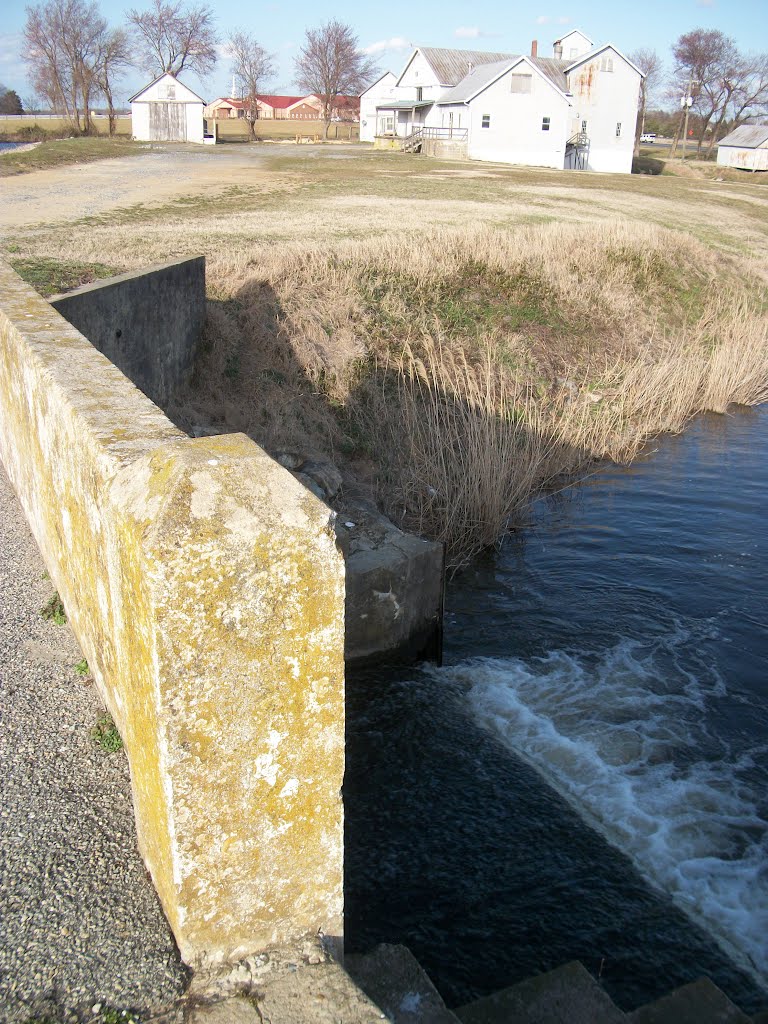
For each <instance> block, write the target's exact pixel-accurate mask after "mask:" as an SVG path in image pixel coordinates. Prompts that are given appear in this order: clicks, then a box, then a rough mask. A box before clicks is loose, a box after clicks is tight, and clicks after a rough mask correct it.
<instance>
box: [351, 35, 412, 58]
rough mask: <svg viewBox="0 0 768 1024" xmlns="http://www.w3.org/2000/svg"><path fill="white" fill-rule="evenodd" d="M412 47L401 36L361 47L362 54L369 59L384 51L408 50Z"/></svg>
mask: <svg viewBox="0 0 768 1024" xmlns="http://www.w3.org/2000/svg"><path fill="white" fill-rule="evenodd" d="M412 45H413V44H412V43H410V42H409V41H408V40H407V39H403V37H402V36H393V37H392V38H391V39H379V40H378V42H376V43H371V45H370V46H365V47H363V51H362V52H363V53H365V54H367V55H368V56H369V57H370V56H372V55H373V54H374V53H384V51H385V50H410V49H411V47H412Z"/></svg>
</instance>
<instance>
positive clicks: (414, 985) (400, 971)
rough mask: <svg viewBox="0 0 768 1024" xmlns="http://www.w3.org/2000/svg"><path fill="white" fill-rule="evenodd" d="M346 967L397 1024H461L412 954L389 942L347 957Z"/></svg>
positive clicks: (357, 982)
mask: <svg viewBox="0 0 768 1024" xmlns="http://www.w3.org/2000/svg"><path fill="white" fill-rule="evenodd" d="M344 967H345V969H346V970H347V971H348V972H349V974H350V976H351V978H352V980H353V981H354V982H355V983H356V984H357V985H359V986H360V988H361V989H362V990H363V992H365V994H366V995H367V996H368V998H369V999H372V1000H373V1002H374V1003H376V1005H377V1006H380V1007H381V1009H382V1010H383V1011H384V1012H385V1013H386V1015H387V1017H388V1018H389V1020H390V1021H392V1022H393V1024H458V1020H457V1018H456V1017H455V1016H454V1015H453V1014H452V1013H451V1011H450V1010H449V1009H447V1008H446V1005H445V1003H444V1002H443V1000H442V997H441V996H440V993H439V992H438V991H437V989H436V988H435V986H434V985H433V984H432V982H431V981H430V980H429V977H428V976H427V974H426V972H425V971H424V969H423V968H422V967H421V965H420V964H419V962H418V960H417V959H416V958H415V957H414V956H413V954H412V953H411V951H410V950H409V949H407V948H406V947H405V946H394V945H389V944H387V943H382V945H380V946H377V947H376V948H375V949H374V950H373V951H372V952H370V953H365V954H362V955H357V954H350V955H347V956H346V957H345V958H344Z"/></svg>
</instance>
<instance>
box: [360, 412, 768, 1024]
mask: <svg viewBox="0 0 768 1024" xmlns="http://www.w3.org/2000/svg"><path fill="white" fill-rule="evenodd" d="M767 503H768V407H763V408H761V409H757V410H737V411H735V412H734V413H733V414H732V415H728V416H704V417H701V418H699V419H698V420H696V421H695V422H694V423H693V424H692V425H691V426H690V427H689V429H688V430H687V431H686V432H685V433H684V434H682V435H680V436H677V437H667V438H662V439H660V440H659V441H658V442H656V444H655V446H654V448H653V450H649V451H648V452H646V453H645V455H644V456H643V457H642V458H641V459H639V460H638V461H636V462H635V463H634V464H633V465H632V466H631V467H609V468H605V469H603V470H601V471H600V472H598V473H596V474H595V475H593V476H592V477H591V478H589V479H588V480H586V481H584V482H583V483H581V484H580V485H577V486H574V487H570V488H567V489H566V490H564V491H562V492H561V493H559V494H558V495H555V496H553V497H549V498H547V499H545V500H542V501H540V502H538V503H537V505H536V506H535V508H534V509H533V512H532V515H531V521H530V524H529V525H528V526H527V527H526V528H525V529H523V530H520V531H519V532H517V533H516V534H515V535H513V536H512V537H510V538H509V540H508V541H507V542H506V543H505V545H504V546H503V548H502V550H501V551H499V552H497V553H495V554H494V555H492V556H488V557H487V558H485V559H484V560H482V561H481V562H479V563H478V564H476V565H475V566H474V567H473V569H472V570H471V571H470V572H467V573H465V574H464V575H463V576H462V577H461V579H458V580H456V581H455V582H454V583H453V584H452V585H451V587H450V588H449V593H448V599H447V618H446V664H445V667H443V668H441V669H435V668H421V669H410V670H402V671H399V672H394V671H393V672H389V673H382V672H380V671H379V672H374V671H368V672H366V673H360V674H357V675H355V676H353V677H352V678H351V679H350V680H349V683H348V686H349V726H348V733H349V735H348V751H349V753H348V772H347V779H346V781H345V802H346V813H347V893H348V921H347V934H348V943H349V945H350V947H351V948H360V949H362V948H366V947H368V946H370V945H372V944H373V943H375V942H377V941H390V942H403V943H405V944H406V945H408V946H410V948H411V949H412V950H413V952H414V953H415V954H416V955H417V957H418V958H419V959H420V960H421V961H422V963H423V964H424V966H425V967H426V968H427V970H428V971H429V973H430V974H431V976H432V977H433V980H435V982H436V983H437V985H438V987H439V988H440V990H441V992H442V993H443V995H444V997H445V998H446V1001H447V1002H448V1003H449V1005H458V1004H460V1003H462V1002H465V1001H467V1000H469V999H471V998H473V997H475V996H477V995H480V994H483V993H486V992H490V991H494V990H496V989H498V988H501V987H504V986H505V985H508V984H511V983H513V982H514V981H517V980H520V979H522V978H524V977H527V976H529V975H531V974H534V973H536V972H538V971H541V970H546V969H548V968H551V967H554V966H557V965H558V964H560V963H563V962H565V961H567V960H570V959H573V958H578V959H580V960H582V961H583V962H584V963H585V964H586V966H587V967H589V968H590V969H591V970H593V972H595V973H602V980H603V981H604V984H605V986H606V989H607V990H608V991H609V993H610V994H611V995H612V996H613V998H614V999H615V1000H616V1001H617V1002H618V1003H619V1004H620V1005H621V1006H622V1007H623V1008H625V1009H632V1008H634V1007H635V1006H637V1005H640V1004H641V1003H643V1002H645V1001H647V1000H649V999H652V998H655V997H657V996H659V995H661V994H663V993H664V992H665V991H667V990H669V989H670V988H672V987H674V986H675V985H678V984H682V983H684V982H686V981H689V980H692V979H693V978H695V977H697V976H699V975H701V974H708V975H710V976H711V977H712V978H713V979H714V980H715V981H716V982H717V983H718V984H719V985H720V986H721V987H722V988H724V990H725V991H726V992H727V993H728V994H729V995H730V997H731V998H732V999H733V1000H734V1001H735V1002H737V1003H738V1004H740V1005H741V1006H742V1008H743V1009H745V1010H746V1011H748V1012H754V1011H756V1010H758V1009H761V1008H764V1007H766V1006H768V994H766V990H767V989H768V528H767V527H766V521H765V508H766V504H767Z"/></svg>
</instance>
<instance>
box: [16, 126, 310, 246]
mask: <svg viewBox="0 0 768 1024" xmlns="http://www.w3.org/2000/svg"><path fill="white" fill-rule="evenodd" d="M318 148H319V147H315V146H304V147H302V148H301V155H302V156H304V155H309V154H310V152H312V151H314V150H316V149H318ZM296 151H297V147H296V146H295V145H290V144H269V145H267V144H265V145H263V146H220V147H218V148H217V149H216V150H215V151H213V150H210V149H207V148H202V147H197V148H193V147H186V146H185V147H181V146H179V147H174V146H168V147H162V148H160V147H154V148H153V149H152V150H148V151H147V152H145V153H141V154H140V155H136V156H127V157H120V158H118V159H115V160H101V161H98V162H96V163H89V164H72V165H70V166H67V167H55V168H52V169H51V170H47V171H35V172H33V173H31V174H20V175H18V176H16V177H10V178H3V179H2V181H0V193H2V208H1V209H2V212H1V213H0V231H2V232H3V233H6V234H7V233H8V232H9V231H11V230H13V229H16V228H20V227H28V226H30V225H33V224H38V223H41V222H45V223H47V224H55V223H58V222H61V221H72V220H77V219H78V218H80V217H89V216H93V215H95V214H101V213H106V212H108V211H110V210H114V209H117V208H119V207H126V206H134V205H135V204H136V203H144V204H148V205H150V204H152V203H161V202H167V201H169V200H173V199H178V198H179V197H181V196H193V195H200V194H203V193H205V194H209V195H211V194H215V193H216V192H220V191H222V190H224V189H226V188H230V187H232V186H233V185H245V184H248V185H253V184H254V183H255V182H256V181H258V180H259V179H260V178H261V179H266V178H267V176H269V174H270V171H269V166H270V163H271V162H272V160H274V158H275V157H278V156H286V155H296Z"/></svg>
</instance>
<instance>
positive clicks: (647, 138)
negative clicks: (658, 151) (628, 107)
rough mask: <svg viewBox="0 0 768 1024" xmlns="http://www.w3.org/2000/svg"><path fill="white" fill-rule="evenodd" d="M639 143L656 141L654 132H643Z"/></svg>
mask: <svg viewBox="0 0 768 1024" xmlns="http://www.w3.org/2000/svg"><path fill="white" fill-rule="evenodd" d="M640 141H641V142H648V143H654V142H655V141H656V132H643V134H642V135H641V136H640Z"/></svg>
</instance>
